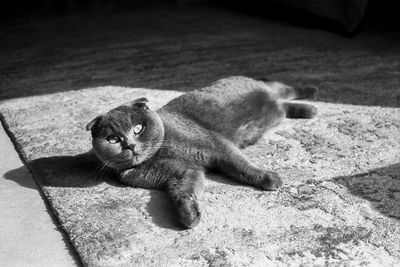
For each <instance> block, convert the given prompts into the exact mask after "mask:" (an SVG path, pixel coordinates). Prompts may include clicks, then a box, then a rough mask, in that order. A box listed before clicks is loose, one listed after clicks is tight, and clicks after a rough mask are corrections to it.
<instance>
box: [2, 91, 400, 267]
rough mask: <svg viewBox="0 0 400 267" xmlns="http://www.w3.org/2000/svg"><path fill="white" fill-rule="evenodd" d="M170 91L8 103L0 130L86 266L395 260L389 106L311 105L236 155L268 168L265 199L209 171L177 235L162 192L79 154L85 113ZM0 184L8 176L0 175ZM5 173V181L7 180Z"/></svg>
mask: <svg viewBox="0 0 400 267" xmlns="http://www.w3.org/2000/svg"><path fill="white" fill-rule="evenodd" d="M179 94H181V93H180V92H175V91H160V90H148V89H134V88H123V87H101V88H93V89H85V90H81V91H72V92H65V93H57V94H52V95H45V96H41V97H38V96H35V97H28V98H21V99H13V100H8V101H5V102H3V103H1V104H0V112H1V113H2V120H3V123H4V124H5V125H6V128H7V130H8V131H9V133H10V134H11V135H12V136H13V139H14V142H15V144H16V146H17V148H18V149H19V152H20V153H21V155H22V156H23V158H24V159H25V160H26V162H27V163H28V166H29V167H30V169H31V171H32V172H33V173H34V176H35V178H36V179H37V181H38V183H39V184H40V185H41V188H42V190H43V192H44V194H45V196H46V197H47V199H48V201H49V203H50V205H51V207H52V208H53V210H54V212H55V214H56V216H57V217H58V219H59V222H60V224H61V225H62V227H63V229H64V230H65V231H66V233H67V235H68V237H69V238H70V240H71V242H72V244H73V245H74V247H75V249H76V251H77V252H78V254H79V255H80V257H81V260H82V262H83V263H84V265H87V266H172V265H173V266H249V265H251V266H265V265H267V264H276V265H279V264H285V265H287V264H294V265H300V264H302V263H304V264H312V265H315V264H318V265H325V264H328V265H331V264H332V265H334V264H339V265H362V264H364V265H370V266H376V265H377V264H380V265H385V266H391V265H392V266H396V265H397V266H398V265H399V264H400V245H399V244H400V153H399V151H400V121H399V118H400V108H389V107H374V106H355V105H342V104H331V103H323V102H315V103H314V104H315V105H316V106H317V107H318V109H319V114H318V115H317V117H316V118H314V119H312V120H289V119H286V120H285V121H284V122H283V123H282V125H280V126H279V127H278V128H276V129H275V130H273V131H272V132H270V133H268V134H266V135H265V136H264V137H263V139H262V140H261V141H260V142H258V143H257V144H256V145H254V146H251V147H249V148H247V149H246V150H245V153H246V154H247V155H248V156H249V157H250V158H251V159H252V160H253V161H254V162H256V163H257V164H259V165H260V166H263V167H265V168H267V169H271V170H274V171H276V172H278V173H279V174H280V175H281V176H282V177H283V178H284V187H283V188H282V189H281V190H279V191H277V192H264V191H259V190H257V189H254V188H252V187H247V186H243V185H239V184H235V183H232V182H230V181H227V180H225V179H223V178H222V177H218V176H215V175H212V174H210V175H209V178H210V179H207V183H206V187H205V192H204V194H203V196H202V198H201V199H200V205H201V208H202V210H203V213H202V214H203V216H202V221H201V222H200V224H199V225H198V226H197V227H196V228H194V229H192V230H182V229H180V228H179V227H178V225H179V224H178V223H177V219H176V214H175V212H174V210H173V208H172V206H171V205H170V203H169V201H168V199H167V197H166V195H165V194H164V193H163V192H160V191H156V190H144V189H137V188H129V187H125V186H122V185H120V184H118V183H117V182H115V181H114V180H113V179H112V178H111V177H110V176H109V175H108V174H107V173H104V172H103V171H102V170H101V169H98V168H96V165H95V163H93V164H92V163H90V162H89V161H88V159H87V158H85V156H82V155H81V156H76V155H77V154H79V153H84V152H86V151H87V150H88V149H89V148H90V134H89V133H88V132H86V131H85V130H84V128H85V125H86V123H87V122H88V121H89V120H90V119H92V118H93V117H94V116H95V115H97V114H99V113H101V112H104V111H107V110H109V109H111V108H113V107H116V106H118V105H119V104H121V103H123V102H126V101H127V100H129V99H134V98H137V97H141V96H146V97H148V98H149V99H150V106H151V107H152V108H153V109H156V108H158V107H161V106H162V105H163V104H165V103H166V102H167V101H168V100H170V99H172V98H174V97H176V96H178V95H179ZM6 177H7V176H6ZM9 177H12V175H9Z"/></svg>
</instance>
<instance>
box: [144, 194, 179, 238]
mask: <svg viewBox="0 0 400 267" xmlns="http://www.w3.org/2000/svg"><path fill="white" fill-rule="evenodd" d="M150 196H151V198H150V201H149V202H148V203H147V205H146V210H147V212H148V213H149V215H150V217H151V220H152V222H153V223H154V224H155V225H157V226H159V227H161V228H166V229H170V230H175V231H181V230H186V229H184V228H183V226H182V224H181V222H180V221H179V218H178V214H177V211H176V209H175V207H174V205H173V204H172V202H171V200H170V199H169V198H168V196H167V194H166V193H165V192H163V191H160V190H150Z"/></svg>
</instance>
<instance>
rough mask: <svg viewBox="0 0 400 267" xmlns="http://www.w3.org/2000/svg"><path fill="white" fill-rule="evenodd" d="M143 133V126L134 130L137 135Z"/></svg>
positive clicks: (139, 125) (138, 126)
mask: <svg viewBox="0 0 400 267" xmlns="http://www.w3.org/2000/svg"><path fill="white" fill-rule="evenodd" d="M142 131H143V125H141V124H138V125H136V126H135V127H134V128H133V132H134V133H135V134H140V133H141V132H142Z"/></svg>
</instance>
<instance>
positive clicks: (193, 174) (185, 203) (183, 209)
mask: <svg viewBox="0 0 400 267" xmlns="http://www.w3.org/2000/svg"><path fill="white" fill-rule="evenodd" d="M203 186H204V172H202V171H200V170H193V169H187V170H185V171H184V172H183V174H182V175H181V176H180V177H174V178H172V179H171V180H170V181H168V185H167V192H168V194H169V196H170V198H171V199H172V201H173V203H174V205H175V207H176V209H177V211H178V216H179V220H180V222H181V223H182V224H183V225H184V226H185V227H187V228H193V227H195V226H196V225H197V224H198V223H199V221H200V217H201V212H200V208H199V203H198V199H197V198H198V196H199V195H200V194H201V192H202V191H203Z"/></svg>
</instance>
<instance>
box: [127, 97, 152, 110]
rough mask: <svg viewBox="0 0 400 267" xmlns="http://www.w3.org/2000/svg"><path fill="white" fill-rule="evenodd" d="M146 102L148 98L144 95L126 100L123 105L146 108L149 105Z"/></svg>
mask: <svg viewBox="0 0 400 267" xmlns="http://www.w3.org/2000/svg"><path fill="white" fill-rule="evenodd" d="M148 102H149V100H148V99H147V98H146V97H141V98H138V99H135V100H133V101H131V102H128V103H126V104H125V105H126V106H131V107H132V108H135V109H142V110H146V109H149V107H148V106H147V104H146V103H148Z"/></svg>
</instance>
